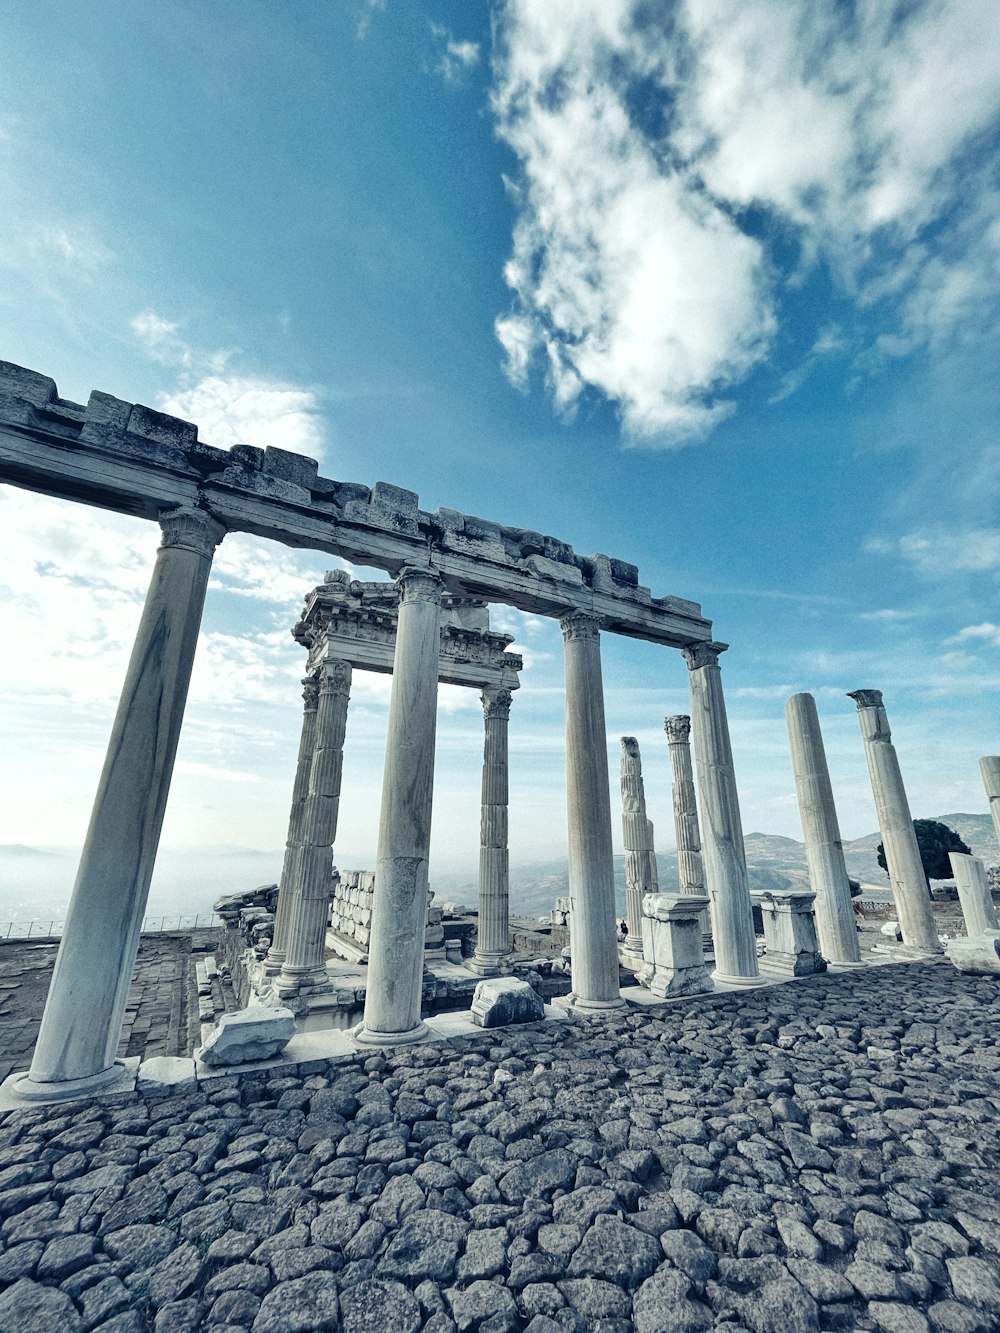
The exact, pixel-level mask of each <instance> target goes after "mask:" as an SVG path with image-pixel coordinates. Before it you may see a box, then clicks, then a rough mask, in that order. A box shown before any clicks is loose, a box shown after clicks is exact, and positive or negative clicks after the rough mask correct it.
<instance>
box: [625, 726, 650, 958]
mask: <svg viewBox="0 0 1000 1333" xmlns="http://www.w3.org/2000/svg"><path fill="white" fill-rule="evenodd" d="M621 789H622V838H623V841H624V843H625V915H626V917H627V919H628V935H627V937H626V939H625V951H626V953H629V954H632V955H633V957H635V958H637V959H641V958H642V900H643V899H644V898H645V896H646V894H647V893H655V891H656V889H655V885H654V876H653V874H652V865H651V862H653V863H654V864H655V854H654V852H653V844H652V825H651V824H650V822H649V819H648V818H647V817H646V790H645V787H644V785H643V781H642V757H641V755H640V754H639V742H638V741H637V740H636V738H635V737H634V736H623V737H622V740H621Z"/></svg>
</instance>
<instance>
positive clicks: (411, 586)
mask: <svg viewBox="0 0 1000 1333" xmlns="http://www.w3.org/2000/svg"><path fill="white" fill-rule="evenodd" d="M396 587H397V588H398V589H399V600H400V602H433V603H434V605H435V606H440V605H441V594H442V592H443V591H444V584H443V583H442V582H441V579H440V577H439V575H438V574H437V573H435V571H434V570H433V569H426V568H421V567H419V566H417V565H404V567H403V568H402V569H401V570H400V571H399V573H398V574H397V575H396Z"/></svg>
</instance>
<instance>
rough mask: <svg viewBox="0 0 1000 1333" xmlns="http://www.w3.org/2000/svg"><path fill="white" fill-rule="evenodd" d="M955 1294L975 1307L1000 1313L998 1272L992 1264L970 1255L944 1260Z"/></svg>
mask: <svg viewBox="0 0 1000 1333" xmlns="http://www.w3.org/2000/svg"><path fill="white" fill-rule="evenodd" d="M945 1263H946V1266H947V1269H948V1276H949V1277H950V1278H951V1285H952V1288H953V1290H954V1292H955V1295H956V1296H957V1297H958V1299H959V1300H960V1301H965V1302H966V1303H967V1304H969V1305H974V1306H976V1307H977V1309H982V1310H989V1311H990V1312H991V1313H992V1314H1000V1273H998V1270H997V1267H996V1266H995V1265H994V1264H991V1263H987V1261H986V1260H985V1259H976V1258H973V1257H972V1256H971V1255H960V1256H958V1257H957V1258H954V1259H947V1260H946V1261H945Z"/></svg>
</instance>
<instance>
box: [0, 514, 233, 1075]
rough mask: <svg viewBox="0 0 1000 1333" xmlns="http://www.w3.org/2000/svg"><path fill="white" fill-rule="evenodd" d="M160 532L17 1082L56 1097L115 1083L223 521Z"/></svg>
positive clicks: (193, 519) (198, 520)
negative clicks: (37, 1024) (34, 1029)
mask: <svg viewBox="0 0 1000 1333" xmlns="http://www.w3.org/2000/svg"><path fill="white" fill-rule="evenodd" d="M160 527H161V528H162V531H163V540H162V543H161V545H160V549H159V551H158V552H157V555H156V564H155V565H154V567H153V575H152V579H151V581H150V585H149V592H148V593H147V595H146V603H145V606H144V607H143V612H142V618H141V619H140V621H139V629H138V633H137V634H136V640H135V646H134V647H133V649H132V657H131V660H130V662H129V667H128V672H127V674H126V677H125V685H124V688H123V690H122V696H121V699H120V701H119V704H118V712H117V715H116V717H115V721H114V726H113V728H112V732H111V740H110V742H109V745H108V752H107V757H106V759H105V761H104V769H103V772H102V773H101V780H100V784H99V786H98V789H97V797H96V799H95V802H94V810H93V814H92V815H91V820H90V827H89V829H88V831H87V838H86V842H85V843H84V848H83V855H82V857H81V859H80V867H79V871H78V873H77V877H76V883H75V885H74V887H73V895H72V898H71V900H70V905H69V910H68V912H67V915H66V926H65V929H64V932H63V937H62V943H61V945H60V946H59V953H58V955H57V957H56V964H55V969H54V971H53V974H52V982H51V984H50V986H49V994H48V999H47V1000H46V1004H45V1012H44V1014H43V1016H42V1023H41V1028H40V1030H39V1033H38V1042H37V1044H36V1046H35V1052H34V1056H33V1058H32V1062H31V1070H30V1072H29V1073H28V1074H27V1075H22V1076H21V1079H20V1082H19V1084H18V1087H17V1091H18V1092H19V1093H20V1094H21V1095H22V1096H25V1097H37V1098H40V1099H53V1100H58V1099H59V1098H60V1097H63V1096H72V1095H74V1094H77V1093H81V1092H85V1091H91V1090H93V1089H96V1088H99V1087H102V1086H105V1085H107V1084H110V1083H113V1082H114V1081H115V1080H116V1079H117V1078H118V1076H119V1074H120V1069H119V1067H118V1066H116V1065H115V1053H116V1051H117V1048H118V1041H119V1037H120V1035H121V1026H122V1019H123V1017H124V1014H125V1003H126V1000H127V999H128V992H129V986H130V985H131V982H132V971H133V968H134V966H135V958H136V954H137V953H138V949H139V933H140V930H141V928H142V918H143V913H144V912H145V910H146V899H147V897H148V894H149V881H150V877H151V875H152V873H153V863H154V861H155V859H156V849H157V846H158V843H159V838H160V828H161V826H162V824H163V814H164V810H165V809H166V804H167V793H168V791H169V789H170V779H171V776H172V774H173V768H174V758H175V755H176V753H177V742H178V739H179V737H180V731H181V723H182V721H183V717H184V705H185V702H186V700H187V692H188V685H189V683H190V679H191V667H192V664H193V662H194V654H195V648H196V646H197V643H198V630H199V627H200V625H201V614H202V609H203V607H204V603H205V590H206V588H207V586H208V577H209V573H210V571H211V567H212V556H213V554H214V552H215V548H216V546H217V545H218V543H219V542H220V541H221V540H222V537H223V534H224V532H225V529H224V528H223V527H222V525H221V524H219V523H217V522H216V521H215V519H213V518H212V517H211V516H210V515H209V514H207V513H205V512H203V511H202V510H200V509H187V508H184V509H175V510H173V511H171V512H170V513H167V514H164V515H163V516H162V517H161V519H160Z"/></svg>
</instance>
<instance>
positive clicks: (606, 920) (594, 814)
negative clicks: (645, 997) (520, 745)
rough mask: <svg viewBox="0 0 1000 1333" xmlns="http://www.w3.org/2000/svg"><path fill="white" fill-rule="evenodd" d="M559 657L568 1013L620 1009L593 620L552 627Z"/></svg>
mask: <svg viewBox="0 0 1000 1333" xmlns="http://www.w3.org/2000/svg"><path fill="white" fill-rule="evenodd" d="M559 623H560V625H561V627H562V632H563V644H564V647H565V653H566V809H567V815H568V819H569V900H570V919H569V920H570V956H571V960H572V977H573V991H572V994H571V995H570V997H569V1002H570V1004H571V1005H572V1006H574V1007H576V1008H579V1009H581V1010H595V1011H599V1010H607V1009H619V1008H622V1007H623V1006H624V1004H625V1001H624V1000H623V999H622V998H621V995H620V994H619V990H618V940H617V929H616V926H615V867H614V852H613V849H612V844H611V789H610V785H609V777H608V742H607V727H606V725H605V721H604V686H603V682H602V678H601V635H600V621H599V620H598V618H597V617H596V616H592V615H589V614H587V613H586V612H583V611H573V612H570V614H569V615H566V616H564V617H563V618H562V620H561V621H560V622H559Z"/></svg>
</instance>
